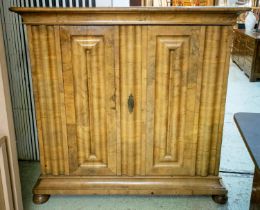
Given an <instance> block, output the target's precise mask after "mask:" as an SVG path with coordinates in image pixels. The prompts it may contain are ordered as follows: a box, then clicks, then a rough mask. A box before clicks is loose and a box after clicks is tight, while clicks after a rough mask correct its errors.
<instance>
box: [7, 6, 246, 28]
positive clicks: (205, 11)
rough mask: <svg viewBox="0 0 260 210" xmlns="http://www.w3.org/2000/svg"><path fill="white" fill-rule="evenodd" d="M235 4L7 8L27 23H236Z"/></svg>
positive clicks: (236, 9) (239, 9)
mask: <svg viewBox="0 0 260 210" xmlns="http://www.w3.org/2000/svg"><path fill="white" fill-rule="evenodd" d="M249 9H250V8H246V7H243V8H236V7H213V6H212V7H204V6H202V7H199V6H198V7H130V8H66V9H65V10H64V9H62V8H10V10H11V11H14V12H17V13H20V14H21V15H22V16H23V22H24V23H26V24H28V25H41V24H48V25H73V24H74V25H86V24H89V25H133V24H137V25H147V24H148V25H165V24H169V25H171V24H175V25H189V24H197V25H235V23H236V17H237V15H238V14H239V13H240V12H243V11H244V12H245V11H248V10H249Z"/></svg>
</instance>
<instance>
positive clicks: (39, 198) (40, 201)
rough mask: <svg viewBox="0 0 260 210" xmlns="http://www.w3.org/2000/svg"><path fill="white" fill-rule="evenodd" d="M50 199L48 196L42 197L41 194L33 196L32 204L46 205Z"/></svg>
mask: <svg viewBox="0 0 260 210" xmlns="http://www.w3.org/2000/svg"><path fill="white" fill-rule="evenodd" d="M49 198H50V195H43V194H34V195H33V202H34V203H35V204H43V203H46V202H47V201H48V200H49Z"/></svg>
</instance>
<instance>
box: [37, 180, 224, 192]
mask: <svg viewBox="0 0 260 210" xmlns="http://www.w3.org/2000/svg"><path fill="white" fill-rule="evenodd" d="M33 193H34V194H44V195H45V194H50V195H52V194H60V195H73V194H74V195H75V194H77V195H91V194H92V195H93V194H95V195H105V194H106V195H118V194H121V195H122V194H124V195H149V194H150V195H151V194H152V195H220V196H225V195H226V194H227V190H226V189H225V188H224V187H223V186H222V183H221V178H219V177H217V176H209V177H187V176H186V177H185V176H176V177H104V176H103V177H101V176H99V177H97V176H95V177H89V176H88V177H84V176H80V177H77V176H69V177H68V176H41V177H40V178H39V180H38V182H37V184H36V185H35V187H34V189H33Z"/></svg>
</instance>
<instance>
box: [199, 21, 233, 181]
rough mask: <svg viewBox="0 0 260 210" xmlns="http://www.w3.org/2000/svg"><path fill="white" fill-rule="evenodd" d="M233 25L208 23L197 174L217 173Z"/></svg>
mask: <svg viewBox="0 0 260 210" xmlns="http://www.w3.org/2000/svg"><path fill="white" fill-rule="evenodd" d="M231 33H232V28H231V27H229V26H226V27H221V26H208V27H206V30H205V46H204V58H203V67H202V82H201V96H200V112H199V126H198V148H197V163H196V174H197V175H201V176H207V175H217V174H218V167H219V159H220V148H221V142H222V131H223V121H224V108H225V101H226V90H227V79H228V69H229V57H230V43H231Z"/></svg>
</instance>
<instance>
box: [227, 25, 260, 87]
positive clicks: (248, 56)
mask: <svg viewBox="0 0 260 210" xmlns="http://www.w3.org/2000/svg"><path fill="white" fill-rule="evenodd" d="M232 60H233V61H234V62H235V63H236V64H237V65H238V66H239V67H240V68H241V70H243V71H244V73H245V74H246V75H247V76H248V77H249V81H250V82H255V81H256V80H257V79H259V78H260V33H259V32H248V31H245V30H242V29H235V30H234V41H233V48H232Z"/></svg>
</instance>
